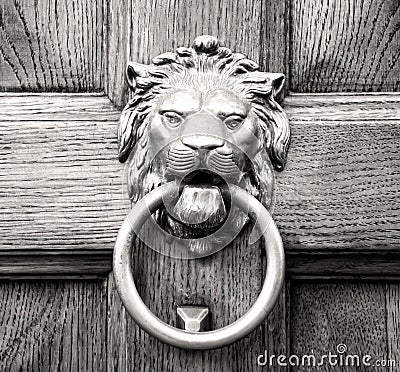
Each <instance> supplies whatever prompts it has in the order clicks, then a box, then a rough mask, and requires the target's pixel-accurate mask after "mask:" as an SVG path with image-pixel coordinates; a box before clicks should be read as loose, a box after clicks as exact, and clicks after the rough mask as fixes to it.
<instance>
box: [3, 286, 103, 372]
mask: <svg viewBox="0 0 400 372" xmlns="http://www.w3.org/2000/svg"><path fill="white" fill-rule="evenodd" d="M106 315H107V295H106V287H104V285H103V283H101V282H88V281H85V282H72V281H55V282H36V283H35V282H24V281H22V282H18V281H17V282H2V283H0V334H1V337H0V369H1V370H2V371H10V372H14V371H26V372H36V371H41V372H46V371H49V372H51V371H88V372H89V371H105V370H106V360H107V358H106V354H105V353H106V348H105V347H106V337H107V334H106V326H105V325H106V324H105V322H106Z"/></svg>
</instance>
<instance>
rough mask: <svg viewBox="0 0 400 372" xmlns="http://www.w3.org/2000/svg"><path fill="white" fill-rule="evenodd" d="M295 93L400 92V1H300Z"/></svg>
mask: <svg viewBox="0 0 400 372" xmlns="http://www.w3.org/2000/svg"><path fill="white" fill-rule="evenodd" d="M292 4H293V5H292V15H291V19H292V22H291V24H292V41H291V56H292V57H291V66H292V74H291V86H290V89H291V90H292V91H295V92H335V91H343V92H348V91H357V92H360V91H398V90H399V88H400V63H399V62H400V59H399V58H400V33H399V27H400V3H399V1H398V0H382V1H380V0H366V1H357V0H325V1H313V0H294V1H293V2H292Z"/></svg>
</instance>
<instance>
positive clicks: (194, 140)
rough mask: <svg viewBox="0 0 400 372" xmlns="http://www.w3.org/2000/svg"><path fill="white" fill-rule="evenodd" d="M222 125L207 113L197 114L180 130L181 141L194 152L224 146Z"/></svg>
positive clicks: (188, 119) (189, 118)
mask: <svg viewBox="0 0 400 372" xmlns="http://www.w3.org/2000/svg"><path fill="white" fill-rule="evenodd" d="M223 128H224V124H223V122H222V121H221V120H220V119H218V118H217V117H216V116H214V115H211V114H210V113H208V112H203V111H201V112H198V113H196V114H194V115H192V116H190V117H188V118H187V119H186V121H185V124H184V125H182V129H181V133H180V135H181V141H182V143H183V144H184V145H186V146H188V147H191V148H192V149H194V150H199V149H205V150H212V149H215V148H217V147H221V146H223V145H224V144H225V141H224V138H225V133H224V129H223Z"/></svg>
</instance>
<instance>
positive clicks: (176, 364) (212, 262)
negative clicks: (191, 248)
mask: <svg viewBox="0 0 400 372" xmlns="http://www.w3.org/2000/svg"><path fill="white" fill-rule="evenodd" d="M243 244H244V243H241V244H235V246H234V247H233V249H227V250H224V251H221V252H219V253H217V254H216V255H214V256H212V257H209V258H207V259H201V260H195V261H182V260H174V259H169V258H166V257H164V256H160V255H159V254H157V253H155V252H154V251H151V250H149V249H148V248H147V250H146V248H143V247H142V246H140V247H139V248H137V249H144V250H143V252H142V253H141V254H139V255H138V254H137V253H136V256H135V260H136V264H135V268H134V277H135V280H136V283H137V286H138V290H139V293H140V294H141V296H142V298H143V300H144V302H145V303H146V305H147V306H148V307H149V308H150V309H151V310H152V311H153V312H154V314H156V315H157V316H158V317H160V318H161V319H163V320H164V321H165V322H167V323H169V324H172V325H175V326H176V311H175V309H176V306H177V305H184V304H192V305H193V304H201V305H209V306H210V308H211V327H212V328H211V329H216V328H219V327H222V326H224V325H227V324H229V323H232V322H233V321H234V320H236V319H237V318H238V317H239V316H241V315H243V314H244V313H245V311H246V310H247V309H248V308H249V307H250V305H251V304H252V303H253V302H254V301H255V299H256V298H257V296H258V293H259V291H260V285H261V283H260V278H261V272H260V271H259V270H258V267H259V264H260V260H261V258H260V254H259V253H260V251H259V246H258V245H256V246H252V247H248V249H247V250H244V249H242V247H243ZM145 260H146V261H145ZM143 262H146V263H147V265H146V266H145V267H144V265H143ZM249 265H253V266H254V269H253V272H252V273H251V275H250V276H249V273H248V271H249V270H248V266H249ZM286 298H287V297H286V293H285V290H284V291H283V292H282V294H281V296H280V298H279V301H278V303H277V304H276V306H275V308H274V310H273V311H272V312H271V313H270V315H269V316H268V319H267V320H266V322H264V323H263V324H262V325H260V326H259V327H258V329H257V330H255V331H254V332H253V333H251V334H250V335H249V336H248V337H246V338H244V339H242V340H240V341H238V342H237V343H235V344H233V345H230V346H227V347H224V348H222V349H217V350H210V351H187V350H181V349H177V348H174V347H171V346H168V345H166V344H164V343H162V342H160V341H158V340H156V339H155V338H153V337H150V336H149V335H148V334H147V333H146V332H144V331H143V330H141V329H140V328H139V327H138V326H137V325H136V324H135V322H134V321H133V320H132V318H131V317H130V316H129V315H128V313H127V312H126V310H125V309H124V308H123V306H122V304H121V301H120V299H119V296H118V293H117V291H116V288H115V285H114V280H113V276H112V274H111V275H110V277H109V286H108V304H109V318H108V342H107V352H108V354H107V360H108V364H107V366H108V371H133V370H135V371H163V372H164V371H165V372H169V371H171V372H172V371H177V372H180V371H182V372H183V371H221V372H225V371H226V372H230V371H257V370H258V367H257V356H258V355H259V354H261V353H263V352H264V350H268V352H269V353H272V352H273V353H278V354H281V353H282V354H285V353H288V349H287V347H286V345H287V339H288V329H287V326H288V313H287V311H286ZM274 370H275V371H282V372H283V371H286V369H285V368H276V369H274Z"/></svg>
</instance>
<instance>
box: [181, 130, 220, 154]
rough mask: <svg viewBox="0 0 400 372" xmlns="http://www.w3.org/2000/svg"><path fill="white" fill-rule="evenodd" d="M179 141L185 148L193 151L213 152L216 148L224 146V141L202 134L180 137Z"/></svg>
mask: <svg viewBox="0 0 400 372" xmlns="http://www.w3.org/2000/svg"><path fill="white" fill-rule="evenodd" d="M181 141H182V143H183V144H184V145H185V146H188V147H190V148H191V149H194V150H200V149H204V150H214V149H216V148H218V147H222V146H224V144H225V141H224V140H223V139H222V138H218V137H215V136H208V135H203V134H202V135H192V136H185V137H182V139H181Z"/></svg>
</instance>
